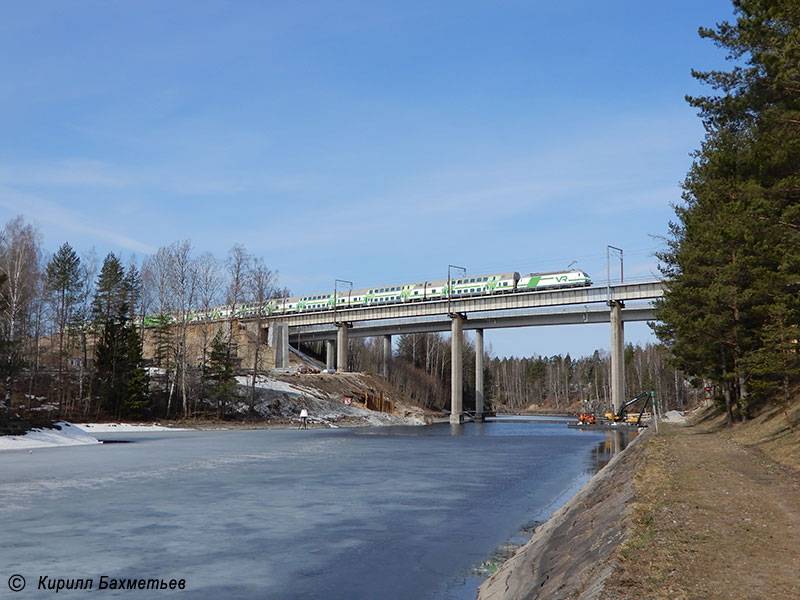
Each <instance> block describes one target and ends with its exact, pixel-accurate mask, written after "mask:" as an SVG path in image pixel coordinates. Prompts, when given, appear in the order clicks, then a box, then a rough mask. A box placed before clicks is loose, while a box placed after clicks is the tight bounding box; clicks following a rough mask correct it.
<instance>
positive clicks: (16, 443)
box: [0, 421, 101, 450]
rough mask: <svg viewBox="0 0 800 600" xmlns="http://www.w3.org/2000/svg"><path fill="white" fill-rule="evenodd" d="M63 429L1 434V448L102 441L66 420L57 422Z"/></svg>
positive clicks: (48, 446) (73, 444)
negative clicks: (23, 433) (21, 433)
mask: <svg viewBox="0 0 800 600" xmlns="http://www.w3.org/2000/svg"><path fill="white" fill-rule="evenodd" d="M56 425H57V426H58V427H60V428H61V429H39V428H37V429H31V430H30V431H29V432H28V433H26V434H25V435H3V436H0V450H27V449H29V448H51V447H54V446H82V445H87V444H99V443H101V442H100V441H99V440H97V439H96V438H94V437H92V436H91V435H89V434H88V433H86V431H84V430H83V429H81V428H80V427H76V426H75V425H72V424H71V423H66V422H64V421H62V422H60V423H56Z"/></svg>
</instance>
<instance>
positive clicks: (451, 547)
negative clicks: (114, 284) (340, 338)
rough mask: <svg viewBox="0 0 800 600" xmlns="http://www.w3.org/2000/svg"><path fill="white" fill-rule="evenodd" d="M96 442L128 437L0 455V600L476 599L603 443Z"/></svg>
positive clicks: (379, 432)
mask: <svg viewBox="0 0 800 600" xmlns="http://www.w3.org/2000/svg"><path fill="white" fill-rule="evenodd" d="M97 435H98V437H100V438H101V439H105V440H116V441H122V440H124V441H129V442H132V443H117V444H103V445H99V446H98V445H95V446H73V447H63V448H53V449H38V450H33V451H32V453H29V451H28V450H22V451H5V452H0V528H2V535H0V559H1V560H0V565H2V571H0V586H2V587H0V595H3V594H6V593H8V587H7V583H6V582H7V581H8V580H9V577H11V576H12V575H15V574H19V575H22V576H23V577H24V578H25V580H26V582H27V587H26V589H25V590H23V591H22V592H20V593H19V594H15V595H14V597H16V598H20V599H24V598H35V597H45V596H47V597H52V595H53V593H54V592H53V591H37V590H36V588H37V585H38V582H39V579H40V577H42V576H47V577H48V578H51V579H55V578H64V579H70V578H84V579H87V578H92V579H93V582H94V590H95V592H94V593H93V594H92V595H91V597H101V596H109V597H110V596H117V597H120V596H124V597H132V598H133V597H138V598H144V597H171V596H179V597H191V598H263V599H306V598H308V599H311V598H316V599H324V600H329V599H337V598H343V599H348V600H355V599H373V598H381V599H397V600H409V599H411V600H418V599H425V598H432V599H440V600H444V599H456V598H457V599H459V600H461V599H462V598H474V597H475V591H474V586H475V580H474V579H473V578H471V577H469V573H470V569H471V567H473V566H475V565H477V564H479V563H480V562H481V561H482V560H484V559H486V558H488V557H489V555H490V554H491V552H492V550H493V549H494V548H495V547H497V546H498V545H499V544H502V543H503V542H504V541H506V540H508V539H510V538H511V537H512V536H514V534H515V532H517V531H518V530H519V529H520V528H521V527H522V526H524V525H525V524H527V523H529V522H530V521H532V520H543V519H545V518H547V516H549V514H550V512H552V510H553V509H554V508H556V506H557V505H558V504H560V503H562V502H563V501H565V500H566V499H567V497H568V496H569V495H571V494H573V493H574V492H576V491H577V489H578V488H579V487H580V486H581V485H582V484H583V483H584V482H585V481H586V480H587V479H588V477H589V475H590V474H591V472H593V470H594V467H595V464H596V461H597V456H598V452H599V451H601V449H602V447H603V442H604V441H605V440H606V434H604V433H597V432H585V431H576V430H572V429H568V428H567V426H566V425H565V424H563V423H547V422H542V423H525V422H522V423H520V422H512V421H509V422H491V423H484V424H467V425H464V426H456V427H454V428H451V426H450V425H435V426H430V427H404V428H370V429H350V430H345V429H339V430H330V429H329V430H307V431H300V430H278V431H275V430H273V431H217V432H213V431H204V432H167V433H147V434H131V433H128V434H122V433H116V434H97ZM103 575H105V576H108V577H109V578H136V579H140V578H144V579H148V578H161V579H164V580H167V581H168V580H170V579H184V580H185V582H186V583H185V586H186V589H185V591H172V592H171V591H169V590H166V591H159V592H152V591H127V590H126V591H117V592H112V591H109V590H101V591H98V590H97V587H98V584H99V581H100V577H101V576H103ZM15 583H16V582H15ZM58 595H59V597H63V596H67V597H85V596H86V592H85V591H83V592H66V591H63V590H62V591H61V592H59V594H58ZM2 597H5V596H2Z"/></svg>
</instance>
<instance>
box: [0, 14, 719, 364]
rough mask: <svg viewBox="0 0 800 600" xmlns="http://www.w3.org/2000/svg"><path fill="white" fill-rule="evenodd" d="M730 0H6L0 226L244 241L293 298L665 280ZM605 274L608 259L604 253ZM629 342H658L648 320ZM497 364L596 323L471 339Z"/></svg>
mask: <svg viewBox="0 0 800 600" xmlns="http://www.w3.org/2000/svg"><path fill="white" fill-rule="evenodd" d="M732 18H733V15H732V7H731V3H730V0H703V1H701V2H698V1H697V0H673V1H671V2H660V3H655V2H642V1H641V0H609V1H606V2H602V3H601V2H596V1H594V0H592V1H589V0H569V1H565V2H544V1H541V0H525V1H523V0H493V1H489V0H484V1H473V0H460V1H458V2H455V1H453V2H451V1H438V2H430V1H416V0H404V1H403V2H374V1H367V0H363V1H357V0H336V1H314V0H310V1H305V2H273V1H269V0H261V1H246V0H240V1H237V2H230V1H217V0H193V1H191V2H190V1H180V0H176V1H173V2H162V1H160V0H159V1H150V0H137V1H136V2H133V1H128V2H106V1H100V0H97V1H95V0H52V1H48V0H38V1H33V2H10V1H4V2H0V56H2V58H0V131H2V134H1V135H0V226H1V225H2V224H4V223H6V222H7V221H9V220H10V219H12V218H14V217H15V216H17V215H22V216H23V217H24V218H25V220H26V222H28V223H32V224H35V225H37V226H38V227H39V229H40V231H41V233H42V236H43V245H44V248H45V250H46V251H47V252H53V251H55V250H56V249H57V248H58V247H59V246H60V245H61V244H62V243H64V242H69V243H70V244H71V245H72V246H73V247H74V248H76V250H78V251H79V252H81V253H84V252H89V251H90V250H92V249H94V251H95V253H96V254H97V255H98V256H100V257H102V256H105V254H106V253H108V252H110V251H113V252H115V253H116V254H118V255H121V256H123V257H125V259H126V260H139V261H140V260H141V259H142V258H143V257H145V256H146V255H148V254H150V253H153V252H155V251H156V250H157V249H158V248H159V247H161V246H166V245H169V244H171V243H172V242H175V241H178V240H190V241H191V242H192V244H193V247H194V248H195V251H196V253H198V254H199V253H201V252H205V251H210V252H212V253H213V254H215V255H216V256H218V257H220V258H224V257H225V255H226V254H227V252H228V250H229V249H230V248H231V246H232V245H234V244H236V243H239V244H243V245H244V246H245V248H246V249H247V250H248V251H249V252H250V253H252V254H253V255H256V256H260V257H263V258H264V260H265V262H266V264H267V265H268V266H270V267H271V268H272V269H275V270H277V271H278V272H279V274H280V284H281V285H282V286H286V287H288V288H289V289H290V290H291V291H292V293H294V294H298V295H299V294H310V293H315V292H318V293H324V292H331V291H332V289H333V286H334V280H335V279H343V280H349V281H352V282H354V285H355V287H356V288H360V287H371V286H379V285H383V284H395V283H407V282H415V281H425V280H430V279H441V278H445V277H446V276H447V267H448V265H449V264H452V265H459V266H463V267H465V268H466V269H467V273H468V274H472V275H479V274H488V273H496V272H507V271H519V272H520V273H523V274H524V273H530V272H534V271H548V270H555V269H561V268H565V267H567V266H568V265H570V264H571V263H572V262H573V261H576V262H575V265H576V266H577V267H578V268H581V269H582V270H584V271H586V272H587V273H589V275H590V276H591V277H592V279H593V280H594V281H595V282H596V283H605V281H606V280H607V263H606V248H607V246H608V245H613V246H616V247H619V248H622V249H623V252H624V254H623V256H624V277H625V280H634V279H637V278H642V279H653V278H657V276H658V269H657V259H656V258H655V257H654V253H655V252H657V251H658V250H659V249H661V248H663V243H664V242H663V240H664V236H665V235H666V234H667V232H668V223H669V221H670V219H672V218H674V212H673V209H672V205H673V204H674V203H678V202H680V194H681V188H680V184H681V181H682V180H683V178H684V177H685V175H686V173H687V171H688V169H689V167H690V165H691V160H692V159H691V153H692V151H694V150H695V149H697V148H698V147H699V145H700V142H701V140H702V138H703V128H702V124H701V122H700V120H699V118H698V117H697V115H696V111H695V110H694V109H692V108H691V107H690V106H689V105H688V104H687V103H686V101H685V99H684V97H685V95H686V94H690V95H698V94H702V93H710V92H711V90H708V89H705V88H703V87H701V86H700V85H699V84H698V83H697V82H696V81H695V80H694V79H693V78H692V77H691V70H692V69H696V70H700V71H703V70H710V69H720V68H726V63H725V56H724V52H723V51H721V50H720V49H718V48H716V47H714V45H713V44H712V43H711V42H710V41H708V40H702V39H701V38H700V37H699V36H698V34H697V30H698V28H699V27H701V26H704V27H712V26H713V25H714V24H715V23H718V22H721V21H725V20H731V19H732ZM611 277H612V279H615V278H616V279H618V278H619V261H618V260H616V261H615V262H613V263H612V274H611ZM626 341H628V342H632V343H642V344H644V343H648V342H651V343H653V342H655V339H654V338H653V337H652V335H651V334H650V333H649V329H648V328H647V326H646V325H645V324H643V323H642V324H628V325H626ZM486 344H487V348H490V349H491V352H492V354H493V355H496V356H501V357H502V356H510V355H516V356H530V355H533V354H539V355H544V356H550V355H554V354H566V353H570V354H571V355H572V356H573V357H575V356H581V355H586V354H591V353H592V352H593V351H594V350H595V349H608V347H609V346H610V331H609V328H608V327H607V326H602V325H593V326H565V327H540V328H528V329H518V330H495V331H487V332H486Z"/></svg>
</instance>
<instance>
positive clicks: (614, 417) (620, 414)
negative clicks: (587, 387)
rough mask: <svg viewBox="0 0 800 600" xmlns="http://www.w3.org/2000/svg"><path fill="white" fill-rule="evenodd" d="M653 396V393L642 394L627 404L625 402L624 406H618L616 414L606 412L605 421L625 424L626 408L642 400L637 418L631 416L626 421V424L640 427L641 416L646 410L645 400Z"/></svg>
mask: <svg viewBox="0 0 800 600" xmlns="http://www.w3.org/2000/svg"><path fill="white" fill-rule="evenodd" d="M653 395H654V392H650V391H647V392H642V393H641V394H639V395H638V396H636V398H634V399H633V400H629V401H628V402H626V403H625V404H623V405H622V406H620V407H619V410H618V411H617V412H616V414H614V413H610V412H607V413H606V419H608V420H609V421H613V422H615V423H622V422H625V421H626V418H625V416H626V414H627V412H628V407H629V406H630V405H632V404H636V403H637V402H639V401H640V400H644V402H642V409H641V410H640V411H639V416H638V417H633V416H631V417H629V418H628V419H627V422H628V423H635V424H636V425H641V424H642V415H644V409H645V408H647V400H648V398H650V397H651V396H653Z"/></svg>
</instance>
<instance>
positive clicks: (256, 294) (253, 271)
mask: <svg viewBox="0 0 800 600" xmlns="http://www.w3.org/2000/svg"><path fill="white" fill-rule="evenodd" d="M276 281H277V273H275V271H272V270H271V269H269V268H267V266H266V265H265V264H264V259H262V258H254V259H252V260H251V261H250V264H249V269H248V271H247V278H246V280H245V284H246V285H245V290H246V298H247V300H248V301H249V302H251V303H253V304H254V305H255V307H254V311H255V313H254V316H255V323H256V340H255V348H254V349H253V377H252V379H251V382H250V412H251V413H252V412H253V410H254V409H255V402H256V376H257V374H258V367H259V357H260V350H261V344H262V325H263V323H264V318H265V317H266V316H267V312H268V310H267V303H268V301H269V300H271V299H272V298H274V297H275V296H276V294H278V293H279V290H278V289H277V287H276V285H275V284H276Z"/></svg>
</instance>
